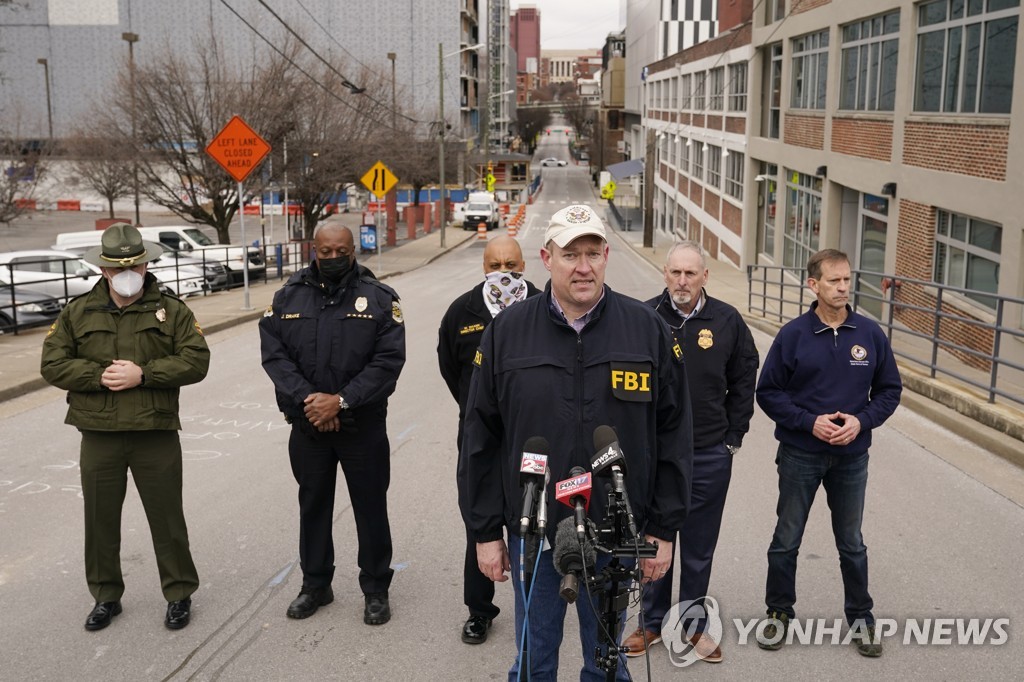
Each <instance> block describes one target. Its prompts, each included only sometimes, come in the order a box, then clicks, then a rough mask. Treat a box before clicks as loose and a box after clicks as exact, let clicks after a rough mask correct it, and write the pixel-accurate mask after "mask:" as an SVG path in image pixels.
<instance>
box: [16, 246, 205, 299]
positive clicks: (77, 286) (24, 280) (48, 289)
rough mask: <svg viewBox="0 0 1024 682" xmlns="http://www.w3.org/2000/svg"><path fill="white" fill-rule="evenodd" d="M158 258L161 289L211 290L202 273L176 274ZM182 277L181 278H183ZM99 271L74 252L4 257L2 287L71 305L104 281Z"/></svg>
mask: <svg viewBox="0 0 1024 682" xmlns="http://www.w3.org/2000/svg"><path fill="white" fill-rule="evenodd" d="M161 261H163V259H162V258H158V259H157V260H155V261H152V262H151V263H150V264H149V268H148V269H149V270H150V271H151V272H152V273H153V275H154V276H155V277H156V278H157V279H158V280H159V281H160V284H161V287H162V288H163V289H165V290H166V291H168V292H170V293H172V294H175V295H177V296H183V297H184V296H188V295H190V294H198V293H202V291H203V290H204V289H205V288H206V287H207V285H206V280H205V278H204V276H203V272H202V270H197V269H195V268H194V267H193V266H188V265H186V266H182V267H179V268H178V274H175V270H174V267H173V263H172V264H171V267H170V268H167V267H166V265H167V263H166V261H164V262H161ZM179 275H180V276H179ZM102 276H103V275H102V273H101V272H100V269H99V267H97V266H95V265H93V264H91V263H87V262H85V261H84V260H82V259H81V257H80V255H79V254H77V253H73V252H71V251H52V250H47V249H36V250H29V251H9V252H7V253H0V283H5V284H11V283H14V284H20V285H24V286H28V287H31V288H32V289H35V290H36V291H39V292H42V293H46V294H49V295H50V296H53V297H54V298H57V299H58V300H60V301H63V302H65V303H66V302H67V301H68V300H70V299H72V298H74V297H75V296H81V295H82V294H84V293H86V292H88V291H89V290H90V289H92V288H93V287H94V286H95V285H96V282H98V281H99V279H100V277H102Z"/></svg>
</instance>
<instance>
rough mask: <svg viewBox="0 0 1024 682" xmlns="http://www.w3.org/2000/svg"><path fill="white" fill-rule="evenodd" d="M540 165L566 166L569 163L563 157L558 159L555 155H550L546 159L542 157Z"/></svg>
mask: <svg viewBox="0 0 1024 682" xmlns="http://www.w3.org/2000/svg"><path fill="white" fill-rule="evenodd" d="M540 165H542V166H565V165H568V164H567V163H566V162H565V161H564V160H563V159H556V158H555V157H553V156H549V157H548V158H546V159H541V161H540Z"/></svg>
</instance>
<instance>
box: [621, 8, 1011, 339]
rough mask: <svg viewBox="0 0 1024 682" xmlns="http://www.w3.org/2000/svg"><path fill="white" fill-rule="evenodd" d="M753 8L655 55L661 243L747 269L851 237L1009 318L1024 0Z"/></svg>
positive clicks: (870, 263)
mask: <svg viewBox="0 0 1024 682" xmlns="http://www.w3.org/2000/svg"><path fill="white" fill-rule="evenodd" d="M731 4H732V3H726V2H721V3H720V8H719V9H720V12H721V11H722V10H724V9H725V7H726V6H727V5H731ZM741 4H742V5H743V7H742V8H741V12H740V14H739V16H737V17H736V20H735V21H728V20H727V19H726V17H725V16H720V34H719V36H718V37H717V38H715V39H713V40H711V41H707V42H705V43H701V44H699V45H697V46H695V47H692V48H690V49H687V50H684V51H683V52H680V53H678V54H674V55H671V56H669V57H667V58H664V59H661V60H659V61H656V62H654V63H651V64H649V65H648V77H647V82H646V86H645V91H646V98H645V111H646V116H645V118H644V132H645V135H650V136H653V138H654V141H655V144H654V145H653V148H654V150H655V156H654V159H650V158H648V159H647V168H648V171H647V173H648V175H652V176H653V179H654V183H655V192H654V199H653V207H652V208H653V214H654V221H655V227H656V229H657V230H658V232H659V233H660V234H662V235H663V236H662V237H659V238H661V239H664V238H665V236H669V235H670V236H671V237H672V238H682V237H686V238H693V239H698V240H700V241H701V242H702V243H703V244H704V245H705V247H707V248H708V250H709V252H710V253H711V255H712V256H714V257H716V258H719V259H722V260H726V261H729V262H731V263H733V264H735V265H737V266H744V265H747V264H752V263H759V264H770V265H780V266H792V267H798V268H799V267H803V265H804V264H805V263H806V260H807V257H808V255H809V254H811V253H812V252H814V251H816V250H818V249H820V248H824V247H836V248H840V249H842V250H844V251H846V252H847V253H848V254H850V256H851V259H852V260H853V266H854V268H855V269H859V270H861V271H867V272H869V273H889V274H891V275H892V274H894V275H895V276H896V278H897V280H898V278H900V277H903V278H910V279H918V280H924V281H928V282H934V283H937V284H940V285H949V286H954V287H963V288H967V289H971V290H973V293H970V294H966V295H959V294H955V293H947V296H946V298H945V299H944V300H945V301H946V303H947V306H952V307H953V308H955V309H956V310H957V311H958V312H959V314H963V315H965V316H968V317H971V318H973V319H978V320H984V321H989V322H992V321H994V320H995V317H994V316H995V309H994V302H993V299H992V297H991V294H1000V295H1005V296H1016V297H1020V296H1022V292H1024V279H1022V269H1021V267H1020V263H1021V260H1022V257H1024V221H1022V220H1021V218H1020V209H1019V206H1020V204H1019V197H1020V196H1022V191H1024V187H1022V184H1024V174H1022V173H1021V164H1022V163H1024V129H1022V123H1024V87H1017V84H1018V82H1019V81H1018V79H1017V78H1016V76H1017V75H1018V74H1020V75H1024V66H1022V64H1021V60H1022V59H1024V49H1020V47H1019V41H1020V32H1019V22H1020V0H924V1H919V2H914V1H913V0H858V2H839V1H837V0H832V1H829V0H814V1H806V0H805V1H804V2H792V1H791V0H790V1H787V0H766V1H765V2H757V3H755V2H753V1H752V0H746V1H745V2H743V3H741ZM755 5H756V10H755V7H754V6H755ZM744 12H745V15H744ZM648 149H650V147H648ZM634 156H637V154H634ZM886 284H887V282H886V281H884V280H883V278H882V277H881V276H871V275H865V276H863V277H862V278H861V281H860V286H862V287H864V288H865V290H866V291H868V292H870V293H876V292H881V290H882V289H883V288H884V286H885V285H886ZM935 294H936V292H935V291H934V290H933V289H929V288H928V287H921V286H918V287H908V286H904V287H903V289H902V291H901V292H900V300H901V301H904V302H907V303H919V304H921V305H925V306H928V305H932V304H933V301H934V295H935ZM865 301H866V302H865V303H864V304H863V307H864V308H866V311H867V312H869V313H871V312H874V313H875V314H878V313H879V312H880V308H881V303H879V302H877V301H876V302H875V303H873V304H872V303H871V302H870V300H869V299H865ZM872 307H874V308H876V310H874V311H872V310H871V308H872ZM902 314H903V315H904V316H905V319H904V320H903V321H904V322H906V323H907V324H913V319H912V318H913V313H912V312H909V311H904V312H903V313H902ZM1007 314H1008V316H1009V317H1012V318H1014V319H1005V318H1004V320H1003V324H1012V325H1017V326H1018V327H1019V326H1020V324H1021V322H1022V321H1021V319H1019V318H1020V316H1021V313H1020V310H1019V309H1018V308H1015V309H1013V310H1012V312H1011V311H1009V310H1008V312H1007ZM975 333H977V332H975ZM969 341H970V340H965V343H967V342H969ZM982 345H983V344H982Z"/></svg>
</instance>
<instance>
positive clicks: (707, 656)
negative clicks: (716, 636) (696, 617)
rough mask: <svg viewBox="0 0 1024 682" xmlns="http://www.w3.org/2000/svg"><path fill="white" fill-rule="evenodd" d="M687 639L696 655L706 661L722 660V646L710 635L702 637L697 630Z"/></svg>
mask: <svg viewBox="0 0 1024 682" xmlns="http://www.w3.org/2000/svg"><path fill="white" fill-rule="evenodd" d="M689 639H690V644H692V645H693V650H694V651H696V652H697V656H698V657H700V658H702V659H703V660H705V661H707V662H708V663H721V662H722V647H720V646H719V645H717V644H715V640H713V639H711V638H710V637H704V633H703V632H697V633H695V634H694V635H693V636H692V637H690V638H689ZM627 655H628V654H627Z"/></svg>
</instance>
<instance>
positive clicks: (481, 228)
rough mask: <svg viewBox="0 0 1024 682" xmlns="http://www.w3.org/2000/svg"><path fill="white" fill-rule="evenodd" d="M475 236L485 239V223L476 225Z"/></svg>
mask: <svg viewBox="0 0 1024 682" xmlns="http://www.w3.org/2000/svg"><path fill="white" fill-rule="evenodd" d="M476 238H477V239H487V223H480V224H479V225H477V226H476Z"/></svg>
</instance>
